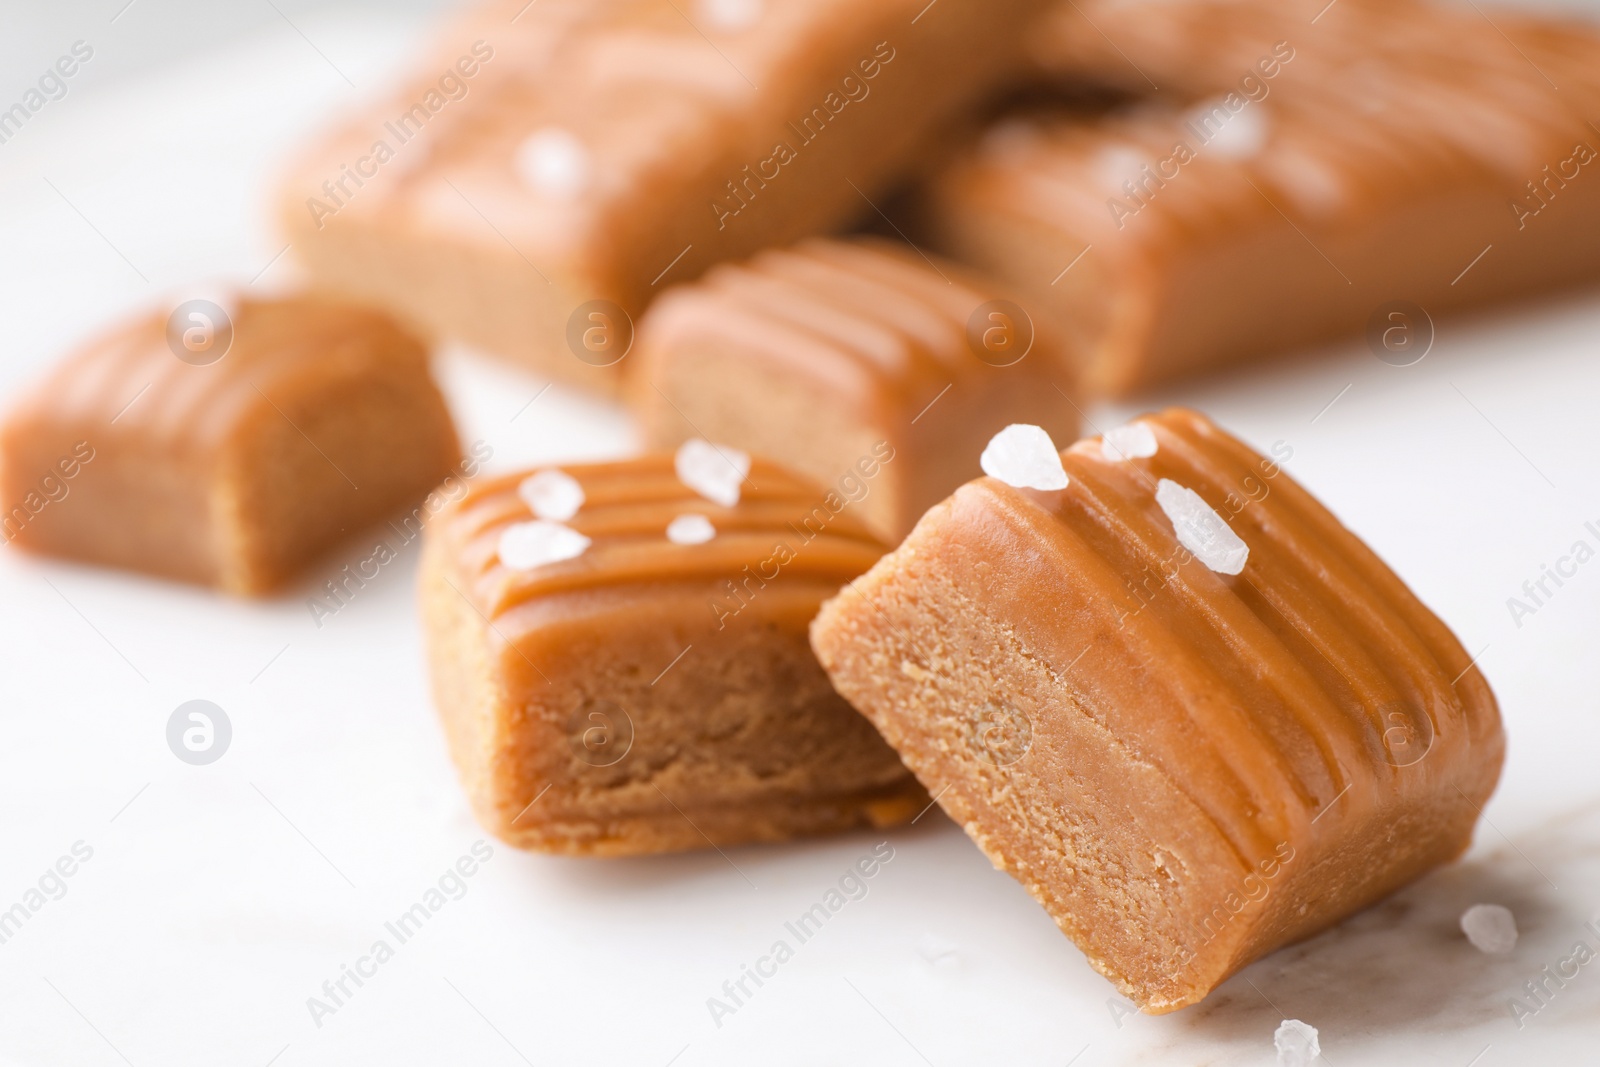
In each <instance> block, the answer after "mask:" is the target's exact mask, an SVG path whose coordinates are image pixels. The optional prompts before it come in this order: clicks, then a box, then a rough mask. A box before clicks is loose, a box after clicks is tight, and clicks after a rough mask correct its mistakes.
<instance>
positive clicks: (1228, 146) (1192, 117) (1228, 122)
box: [1188, 97, 1267, 159]
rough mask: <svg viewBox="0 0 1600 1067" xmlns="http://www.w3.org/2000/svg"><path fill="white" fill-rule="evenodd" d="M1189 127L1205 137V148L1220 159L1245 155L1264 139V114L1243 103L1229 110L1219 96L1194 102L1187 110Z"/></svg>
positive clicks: (1265, 129) (1253, 152)
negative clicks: (1239, 109)
mask: <svg viewBox="0 0 1600 1067" xmlns="http://www.w3.org/2000/svg"><path fill="white" fill-rule="evenodd" d="M1188 127H1189V129H1191V130H1193V131H1195V132H1196V133H1198V134H1200V136H1201V137H1203V138H1204V139H1205V141H1204V143H1205V149H1204V151H1205V152H1206V153H1208V154H1210V155H1214V156H1216V157H1218V158H1219V159H1248V158H1249V157H1250V156H1253V155H1255V154H1256V153H1258V152H1260V151H1261V149H1262V148H1264V147H1265V146H1266V143H1267V116H1266V113H1265V112H1263V111H1262V109H1261V108H1260V107H1259V106H1251V105H1249V104H1246V105H1245V107H1244V109H1243V110H1242V111H1229V110H1228V105H1227V104H1226V103H1225V102H1224V99H1223V98H1222V97H1217V98H1216V99H1214V100H1207V101H1205V102H1204V103H1202V104H1197V105H1196V106H1195V107H1194V109H1193V110H1191V111H1190V112H1189V114H1188Z"/></svg>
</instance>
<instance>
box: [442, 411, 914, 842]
mask: <svg viewBox="0 0 1600 1067" xmlns="http://www.w3.org/2000/svg"><path fill="white" fill-rule="evenodd" d="M702 444H703V442H702ZM528 477H529V476H528V475H527V473H526V472H525V473H524V474H520V475H514V476H511V477H506V478H501V479H498V480H495V481H492V482H488V483H484V484H482V485H478V486H475V487H474V488H473V489H472V490H471V491H470V493H469V495H468V496H466V497H465V498H463V499H462V500H461V501H460V502H459V503H458V504H455V505H452V506H451V507H450V508H449V510H447V511H446V512H444V513H441V515H440V516H439V517H438V518H436V519H435V521H434V523H433V524H432V525H431V526H430V527H429V528H428V546H427V549H426V553H425V559H424V565H423V579H422V585H423V593H422V596H423V613H424V620H425V623H426V626H427V633H428V648H429V658H430V662H431V664H432V673H433V688H434V695H435V700H436V702H437V704H438V706H439V710H440V713H441V716H442V718H443V720H444V724H445V730H446V733H447V735H448V737H449V740H450V748H451V752H452V753H453V754H454V756H455V761H456V765H457V767H458V768H459V770H460V772H461V776H462V780H463V782H464V784H465V786H466V789H467V792H468V795H469V796H470V798H471V800H472V804H473V807H474V809H475V810H476V812H477V814H478V817H479V819H480V820H481V821H482V822H483V824H484V825H485V826H486V827H487V828H488V829H489V830H491V831H492V832H494V833H495V834H497V835H498V836H500V837H501V838H503V839H504V840H506V841H508V842H510V843H511V844H514V845H519V846H521V847H524V848H532V849H539V850H542V851H547V852H564V853H573V854H584V855H623V854H633V853H647V852H666V851H673V850H679V849H694V848H705V847H709V846H710V845H713V844H715V845H729V844H734V843H737V842H743V841H775V840H782V839H785V838H789V837H794V836H799V835H802V834H813V833H822V832H827V831H833V830H841V829H846V828H849V827H853V826H863V825H877V826H884V825H891V824H893V823H896V822H900V821H903V820H905V819H908V818H911V817H912V816H913V815H915V814H916V812H917V811H918V810H919V809H920V808H921V807H922V806H923V805H924V804H926V803H927V801H926V797H925V795H924V794H923V793H922V791H921V788H920V787H919V786H918V785H917V784H916V782H915V780H914V779H912V777H911V775H910V774H909V773H908V772H907V771H906V769H905V768H904V767H903V766H902V765H901V763H900V761H899V759H898V758H897V757H896V756H895V754H894V752H893V751H892V750H891V749H890V748H889V747H888V746H887V745H886V744H884V743H883V740H882V739H881V738H879V737H878V736H877V735H876V734H875V733H874V732H873V730H872V727H871V726H870V725H869V724H868V723H867V721H866V720H865V719H863V718H861V716H859V715H857V714H856V713H855V712H854V711H853V710H851V708H850V706H849V705H848V704H846V703H845V702H844V700H843V699H841V698H840V697H839V696H838V695H837V694H836V693H834V691H833V689H832V687H831V686H830V685H829V684H828V679H827V678H826V677H825V676H824V675H823V673H822V668H821V667H819V666H818V665H817V662H816V659H815V657H814V656H813V655H812V653H811V650H810V648H809V647H808V645H807V643H806V626H807V624H808V623H809V622H810V621H811V619H812V617H813V616H814V615H815V614H816V611H817V607H818V606H819V605H820V604H821V603H822V601H823V600H824V599H825V598H827V597H829V596H831V595H833V594H834V593H835V592H836V591H837V590H838V589H839V587H840V586H841V585H843V584H844V583H845V582H847V581H849V580H850V579H852V578H854V577H855V576H856V575H858V574H860V573H861V572H863V571H864V570H866V569H867V568H868V567H869V566H871V565H872V563H873V561H875V560H876V559H877V558H878V557H879V556H880V555H881V554H882V553H883V552H884V550H885V547H886V546H884V545H883V544H882V543H881V542H880V541H878V540H877V539H876V538H874V537H873V536H872V535H871V534H870V533H868V532H867V530H866V528H865V527H864V526H862V525H861V524H860V523H859V522H858V521H856V520H855V519H853V518H851V517H850V516H849V515H847V514H844V513H843V512H842V511H841V510H830V508H829V505H828V502H827V494H826V493H825V491H824V490H823V489H821V488H820V487H817V486H814V485H812V484H811V483H809V482H807V481H805V480H804V479H800V478H796V477H795V476H793V475H791V474H788V473H786V472H784V471H783V470H781V469H780V468H778V467H775V466H773V465H771V464H769V463H765V462H762V461H759V460H758V461H756V462H755V463H754V464H753V465H752V466H751V467H750V468H749V471H748V475H747V476H746V477H745V478H744V480H743V481H742V483H739V481H738V478H737V476H735V477H734V479H733V481H734V483H735V484H739V487H740V490H741V493H740V496H739V498H738V500H737V502H736V503H734V504H732V505H731V506H724V505H723V504H718V503H713V502H712V501H711V500H709V499H707V498H705V497H704V496H702V495H700V493H699V492H697V491H696V490H695V489H691V488H689V487H688V486H686V485H685V484H684V483H683V482H682V481H680V480H679V477H678V474H677V473H676V472H675V465H674V458H673V456H671V455H657V456H650V457H646V458H642V459H637V460H629V461H626V462H621V463H611V464H598V465H591V466H571V467H566V468H562V469H561V470H560V473H559V474H556V475H553V476H552V475H551V474H549V473H545V474H543V475H542V476H541V477H542V478H543V479H545V480H550V479H552V477H553V479H554V480H555V481H556V482H557V483H558V485H559V484H561V483H563V482H565V483H566V484H567V487H568V491H569V492H570V489H571V483H572V482H575V483H576V484H577V485H578V486H579V487H581V493H580V494H576V495H573V496H570V497H569V498H568V499H567V500H565V501H564V502H565V503H566V504H567V507H565V508H563V509H561V510H559V511H556V512H554V514H557V515H568V517H566V518H564V519H544V520H536V518H535V516H534V513H533V512H532V511H531V510H530V507H529V498H528V497H527V496H525V495H524V494H526V493H528V492H529V490H519V487H521V486H523V485H524V483H526V482H527V481H528ZM561 496H562V494H560V493H558V494H557V501H558V502H562V501H561ZM578 496H581V498H582V503H581V506H578V507H577V509H576V511H575V512H572V513H570V514H569V512H570V511H571V507H572V501H574V500H576V499H577V498H578ZM532 499H533V500H539V499H540V498H539V496H538V494H537V492H534V493H532ZM549 513H550V512H547V514H549ZM685 516H692V517H694V518H690V519H687V520H685V518H684V517H685ZM675 520H676V521H675ZM536 521H537V522H540V523H543V524H544V525H543V526H542V527H541V529H542V530H543V531H544V532H545V533H548V534H552V535H553V536H554V538H556V540H557V542H559V543H560V544H561V546H562V547H563V548H564V549H565V551H563V552H557V553H554V554H555V555H566V554H568V553H571V552H573V551H574V550H576V551H577V554H576V555H573V556H571V558H566V559H560V560H552V561H551V562H545V563H542V564H539V560H538V559H537V558H536V557H535V558H529V557H523V556H521V555H520V551H521V550H520V549H518V548H517V544H516V542H517V538H518V537H519V533H520V532H526V531H527V529H528V526H527V524H530V523H534V522H536ZM706 522H709V523H710V529H709V531H708V530H707V528H706V527H705V525H704V524H705V523H706ZM552 523H554V524H556V525H555V526H551V525H550V524H552ZM684 526H687V527H688V529H687V530H682V529H681V528H682V527H684ZM669 528H671V529H672V530H673V538H676V539H673V538H669V536H668V530H669ZM508 530H511V531H512V532H511V533H510V534H508V533H507V531H508ZM708 532H709V533H710V537H709V540H706V539H705V537H706V535H707V533H708ZM585 539H587V542H588V543H587V544H585V543H584V541H585ZM506 553H510V554H511V557H512V558H511V559H510V560H509V561H508V560H507V559H506V558H505V554H506ZM529 564H536V565H529Z"/></svg>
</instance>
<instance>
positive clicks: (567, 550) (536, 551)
mask: <svg viewBox="0 0 1600 1067" xmlns="http://www.w3.org/2000/svg"><path fill="white" fill-rule="evenodd" d="M592 543H593V542H591V541H590V540H589V539H588V538H587V537H585V536H583V534H581V533H579V532H578V531H577V530H574V529H573V528H572V527H570V526H563V525H562V524H561V523H559V522H550V521H549V520H548V519H535V520H533V521H532V522H519V523H514V524H512V525H510V526H507V527H506V528H505V529H504V530H503V531H501V533H500V562H501V563H504V564H505V565H506V566H507V567H510V568H512V569H513V570H519V571H528V570H533V569H534V568H535V567H543V566H544V565H545V564H547V563H560V562H561V561H562V560H565V559H576V558H577V557H578V556H581V555H583V553H584V550H585V549H587V548H588V547H589V546H590V544H592Z"/></svg>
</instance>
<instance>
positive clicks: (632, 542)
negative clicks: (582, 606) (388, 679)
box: [434, 454, 888, 620]
mask: <svg viewBox="0 0 1600 1067" xmlns="http://www.w3.org/2000/svg"><path fill="white" fill-rule="evenodd" d="M551 470H555V471H560V472H561V474H563V475H565V476H567V477H568V478H570V479H572V480H573V481H575V482H576V483H577V484H578V486H580V487H581V489H582V497H583V501H582V504H581V505H579V506H578V508H577V510H576V512H575V513H573V514H571V515H570V517H568V518H566V519H564V520H559V521H561V522H562V524H563V525H564V526H565V527H566V528H567V529H568V530H570V531H572V532H575V533H576V534H579V535H581V536H582V537H584V538H587V539H588V540H589V542H590V543H589V544H587V545H586V546H584V547H583V548H582V549H581V550H580V551H579V552H578V554H576V555H575V556H573V557H572V558H568V559H563V560H560V561H557V562H550V563H545V564H542V565H539V566H535V567H531V568H523V567H513V566H508V565H507V564H506V563H505V562H504V561H503V560H502V559H501V557H500V550H501V543H502V538H503V537H504V536H505V534H506V531H507V530H508V529H510V528H512V527H515V526H517V525H518V524H525V523H530V522H532V521H534V520H535V515H534V511H533V508H532V507H531V506H530V504H529V502H528V501H527V499H525V497H524V495H523V492H522V491H521V487H522V486H523V484H524V483H525V482H526V481H527V480H528V479H529V478H530V477H532V476H533V475H534V474H535V473H536V472H537V471H551ZM829 496H830V494H829V493H828V491H827V490H824V489H822V488H821V487H819V486H816V485H814V484H812V483H811V482H809V481H806V480H804V479H801V478H798V477H796V476H795V475H792V474H789V473H788V472H786V471H784V470H783V469H782V468H781V467H778V466H776V465H774V464H771V463H768V462H765V461H763V460H760V459H756V460H752V461H751V462H750V468H749V473H748V475H747V476H746V477H745V478H744V480H743V481H742V482H741V483H740V493H739V498H738V501H737V503H735V504H733V505H731V506H724V505H722V504H718V503H715V502H713V501H712V500H709V499H707V498H706V497H705V496H702V495H701V494H700V493H698V492H696V490H694V489H692V488H690V487H689V486H687V485H685V484H684V483H683V482H682V481H681V480H679V477H678V474H677V472H676V469H675V462H674V457H673V456H672V455H663V454H657V455H649V456H644V457H641V458H638V459H631V460H624V461H621V462H616V463H595V464H576V465H568V466H561V467H546V468H536V469H534V470H529V471H523V472H520V473H517V474H510V475H505V476H503V477H499V478H495V479H492V480H488V481H485V482H483V483H481V484H476V485H474V486H473V487H472V488H471V489H470V490H469V491H468V492H467V494H466V495H465V496H464V497H462V498H461V500H459V501H458V502H456V503H455V504H453V505H451V507H450V509H449V510H448V512H447V513H446V514H445V515H442V516H441V517H440V518H439V519H438V520H436V521H437V523H438V524H439V525H438V526H437V527H436V528H435V530H434V532H435V533H437V534H438V535H439V536H442V537H443V538H444V539H445V542H446V547H447V550H448V555H449V557H450V558H451V559H453V560H454V572H455V577H456V578H458V579H459V580H460V581H462V582H463V583H465V584H464V585H463V587H462V588H461V589H459V590H458V592H460V593H462V595H464V596H466V597H468V599H469V600H470V601H471V602H472V604H473V606H474V607H475V608H476V609H477V610H478V611H479V612H480V613H481V614H482V615H483V616H484V617H486V618H488V619H490V620H493V619H496V618H498V617H500V616H502V615H504V614H505V613H507V612H509V611H511V610H512V609H514V608H516V607H517V606H518V605H521V604H525V603H528V602H530V601H534V600H537V599H539V598H543V597H547V596H553V595H557V594H564V593H576V592H582V591H584V590H589V589H596V588H601V587H614V586H624V585H640V584H667V583H674V582H679V583H681V582H717V581H722V580H725V579H729V580H731V579H736V578H737V577H738V576H739V575H740V574H741V573H742V572H743V571H744V569H745V568H746V567H749V568H751V569H752V570H753V571H755V572H756V573H758V574H760V576H761V577H762V578H764V579H766V580H771V579H772V578H773V577H774V576H775V572H781V573H782V574H783V575H785V576H789V577H791V578H792V577H800V578H806V579H810V580H813V581H816V582H820V583H822V584H824V585H826V586H828V591H829V592H831V591H832V590H833V589H837V588H838V587H839V586H840V585H843V584H844V583H845V582H847V581H849V580H850V579H851V578H854V577H855V576H856V575H858V574H860V573H862V572H863V571H865V570H866V569H867V568H868V567H870V566H871V565H872V564H873V563H874V562H876V560H877V559H878V558H879V557H880V556H882V555H883V553H884V552H885V551H887V548H888V546H886V545H884V544H883V543H882V542H881V541H879V540H878V539H877V538H876V537H874V536H873V535H872V534H871V533H869V532H868V531H867V529H866V527H865V526H863V525H861V523H859V522H858V521H856V520H855V519H854V518H852V517H851V516H850V514H849V513H848V512H838V511H834V510H833V509H831V508H830V507H829V506H828V498H829ZM841 507H842V504H841ZM686 515H689V516H702V517H704V518H705V519H706V520H708V521H709V522H710V524H711V526H712V528H713V530H714V531H715V532H714V534H713V535H712V536H711V537H710V538H709V539H708V540H704V541H700V542H699V543H685V541H684V540H678V541H674V540H671V539H669V537H668V534H667V530H668V527H669V525H671V524H672V523H673V521H674V520H675V519H679V518H681V517H682V516H686ZM545 521H553V520H545ZM702 536H703V534H702Z"/></svg>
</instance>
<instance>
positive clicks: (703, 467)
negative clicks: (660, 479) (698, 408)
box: [672, 437, 750, 508]
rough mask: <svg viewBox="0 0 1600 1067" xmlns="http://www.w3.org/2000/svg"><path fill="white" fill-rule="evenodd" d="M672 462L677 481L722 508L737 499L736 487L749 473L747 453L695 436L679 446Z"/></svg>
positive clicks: (727, 506)
mask: <svg viewBox="0 0 1600 1067" xmlns="http://www.w3.org/2000/svg"><path fill="white" fill-rule="evenodd" d="M672 465H673V467H674V469H676V470H677V472H678V481H680V482H682V483H683V484H684V485H687V486H688V487H689V488H690V489H693V490H694V491H695V492H697V493H699V494H700V495H701V496H703V497H705V498H706V499H707V500H709V501H711V502H712V503H713V504H721V505H722V506H723V507H725V508H731V507H733V506H734V505H735V504H737V503H738V502H739V486H740V485H741V484H743V482H744V480H745V478H746V477H747V476H748V475H749V474H750V457H749V456H748V455H747V454H745V453H743V452H741V451H739V450H738V449H737V448H729V447H727V446H726V445H714V444H712V443H711V442H709V441H705V440H702V439H700V438H698V437H695V438H691V439H690V440H688V441H685V442H684V443H683V444H682V445H680V446H679V448H678V454H677V455H676V456H675V457H673V461H672Z"/></svg>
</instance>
